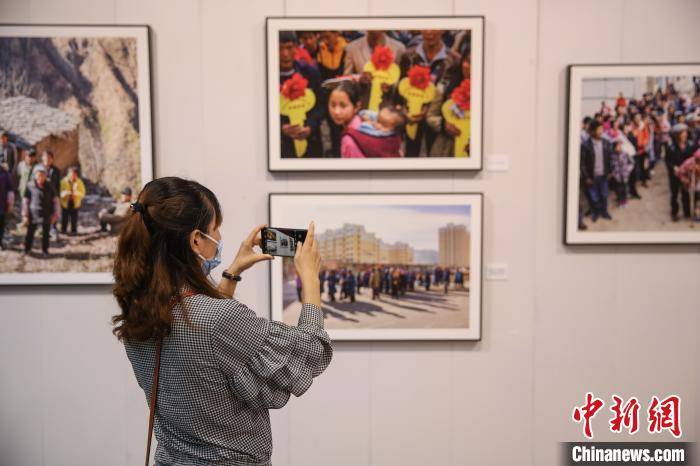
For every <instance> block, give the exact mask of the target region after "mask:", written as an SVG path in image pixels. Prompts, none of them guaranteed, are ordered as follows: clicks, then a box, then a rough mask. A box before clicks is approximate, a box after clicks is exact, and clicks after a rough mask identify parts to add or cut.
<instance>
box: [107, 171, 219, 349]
mask: <svg viewBox="0 0 700 466" xmlns="http://www.w3.org/2000/svg"><path fill="white" fill-rule="evenodd" d="M131 209H132V212H131V214H130V217H129V219H128V220H127V222H126V225H125V226H124V229H123V230H122V232H121V234H120V236H119V240H118V245H117V254H116V257H115V260H114V270H113V274H114V281H115V285H114V289H113V294H114V296H115V298H116V300H117V303H118V304H119V307H120V308H121V313H120V314H117V315H115V316H113V317H112V324H113V325H114V326H115V328H114V329H113V333H114V334H115V335H116V337H117V338H118V339H119V340H122V339H132V340H135V341H144V340H147V339H149V338H153V337H158V336H165V335H167V334H169V333H170V330H171V324H172V322H173V316H172V312H171V308H172V305H173V304H174V303H176V302H178V301H179V300H180V293H181V291H182V288H183V287H184V286H189V287H190V288H192V289H193V290H194V291H195V292H196V293H200V294H205V295H208V296H212V297H216V298H222V297H223V296H222V295H221V293H219V291H218V290H217V289H216V288H215V287H214V286H213V285H212V284H211V282H210V281H209V280H208V279H207V277H206V276H205V275H204V272H203V271H202V269H201V267H200V264H199V260H198V259H197V257H196V255H195V254H194V252H193V251H192V248H191V247H190V244H189V237H190V233H191V232H192V231H194V230H201V231H207V230H208V228H209V226H210V224H211V223H212V222H215V224H216V225H217V226H219V225H220V224H221V221H222V216H221V208H220V206H219V203H218V201H217V199H216V196H214V193H212V192H211V191H210V190H208V189H207V188H205V187H204V186H202V185H200V184H199V183H196V182H194V181H190V180H184V179H182V178H176V177H168V178H159V179H157V180H154V181H151V182H150V183H148V184H147V185H146V186H145V187H144V189H143V191H142V193H141V195H140V196H139V200H138V201H137V202H135V203H134V204H132V206H131ZM184 318H185V321H186V322H187V323H188V324H191V322H190V321H189V318H188V316H187V311H186V310H184Z"/></svg>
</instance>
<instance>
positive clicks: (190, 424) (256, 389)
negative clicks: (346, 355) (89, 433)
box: [124, 295, 333, 466]
mask: <svg viewBox="0 0 700 466" xmlns="http://www.w3.org/2000/svg"><path fill="white" fill-rule="evenodd" d="M183 305H184V306H185V308H186V309H187V312H188V317H189V319H190V321H191V322H192V324H193V325H194V326H195V329H191V328H190V327H188V326H187V323H186V322H185V321H184V317H183ZM173 317H174V322H173V325H172V331H171V333H170V335H168V336H167V337H165V338H164V339H163V346H162V351H161V363H160V364H161V365H160V374H159V377H160V379H159V383H158V401H157V404H156V413H155V420H154V432H155V435H156V439H157V440H158V447H157V448H156V455H155V459H156V461H157V462H159V463H163V464H166V465H172V466H180V465H188V466H191V465H194V466H212V465H217V466H240V465H246V466H252V465H255V466H263V465H269V464H270V456H271V454H272V436H271V431H270V418H269V413H268V409H277V408H281V407H283V406H284V405H285V404H287V401H289V396H290V394H293V395H295V396H300V395H302V394H303V393H304V392H306V391H307V390H308V389H309V387H310V386H311V382H312V379H313V378H314V377H316V376H318V375H319V374H321V373H322V372H323V371H324V370H325V369H326V367H328V364H330V361H331V358H332V355H333V348H332V345H331V340H330V338H329V337H328V334H327V333H326V331H325V330H324V329H323V313H322V311H321V309H319V308H318V307H317V306H315V305H313V304H304V305H302V311H301V315H300V316H299V322H298V324H297V326H296V327H294V326H289V325H286V324H284V323H282V322H277V321H271V320H268V319H265V318H262V317H258V316H256V315H255V313H254V312H253V311H252V310H250V309H249V308H248V307H247V306H245V305H244V304H242V303H241V302H239V301H237V300H236V299H215V298H211V297H208V296H205V295H194V296H190V297H187V298H185V299H184V300H183V302H182V303H181V304H177V305H175V306H174V307H173ZM124 346H125V349H126V353H127V356H128V357H129V360H130V361H131V364H132V366H133V369H134V374H135V375H136V379H137V381H138V383H139V385H140V386H141V388H142V389H143V391H144V394H145V396H146V402H147V404H149V407H150V393H151V384H152V381H153V367H154V363H155V348H156V345H155V341H154V340H152V339H151V340H147V341H145V342H128V341H127V342H125V344H124Z"/></svg>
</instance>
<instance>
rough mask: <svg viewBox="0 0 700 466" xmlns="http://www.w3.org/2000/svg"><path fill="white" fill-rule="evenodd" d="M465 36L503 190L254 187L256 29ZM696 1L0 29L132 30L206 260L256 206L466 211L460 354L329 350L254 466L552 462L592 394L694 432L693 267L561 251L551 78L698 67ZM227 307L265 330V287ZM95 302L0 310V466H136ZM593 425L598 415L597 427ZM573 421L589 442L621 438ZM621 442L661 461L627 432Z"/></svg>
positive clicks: (191, 5)
mask: <svg viewBox="0 0 700 466" xmlns="http://www.w3.org/2000/svg"><path fill="white" fill-rule="evenodd" d="M284 15H288V16H309V15H336V16H341V15H359V16H367V15H371V16H375V15H376V16H381V15H401V16H406V15H484V16H485V17H486V22H485V28H486V29H485V30H486V40H485V85H484V157H485V166H486V167H487V168H488V165H489V160H490V159H491V160H494V159H496V158H498V157H501V156H507V157H508V159H509V162H510V164H509V169H508V171H505V172H499V171H490V170H488V169H486V170H484V171H482V172H480V173H475V174H465V173H431V174H425V175H422V174H416V173H410V174H408V173H378V172H375V173H347V174H345V173H334V174H302V173H294V174H288V175H287V174H275V175H272V174H270V173H268V172H267V168H266V167H267V161H266V129H265V128H266V110H265V108H266V107H265V45H264V24H265V17H266V16H284ZM699 19H700V1H698V0H673V1H661V0H657V1H650V0H605V1H603V0H588V1H586V2H581V1H576V0H507V1H506V0H480V1H477V0H474V1H467V0H429V1H427V0H423V1H421V0H364V1H354V2H353V1H340V0H324V1H319V0H316V1H309V0H286V1H284V0H274V1H268V0H266V1H257V2H242V1H233V0H63V1H49V0H0V22H3V23H6V22H14V23H61V24H69V23H103V24H115V23H116V24H120V23H125V24H132V23H136V24H148V25H150V26H151V27H152V28H153V56H152V60H153V71H154V73H153V77H152V78H153V90H154V95H153V100H154V102H153V103H154V116H155V120H154V131H155V137H156V145H157V154H156V174H157V175H158V176H163V175H180V176H185V177H190V178H194V179H197V180H198V181H200V182H202V183H203V184H205V185H207V186H209V187H210V188H212V189H213V190H214V192H216V193H217V195H218V196H219V198H220V200H221V201H222V203H223V206H224V215H225V220H224V225H223V235H224V238H225V244H226V246H225V250H224V255H225V257H226V258H227V260H230V259H232V257H233V255H234V254H235V252H236V251H235V249H236V246H237V244H238V243H239V242H240V240H241V239H242V238H243V236H244V234H245V233H247V232H248V231H249V230H250V229H251V228H252V227H253V226H254V225H255V224H257V223H263V222H265V221H267V193H268V192H380V191H381V192H421V191H426V192H462V191H483V192H484V196H485V202H484V217H485V225H484V263H485V264H490V263H499V264H507V266H508V277H507V280H502V281H485V282H484V299H483V314H482V315H483V331H482V336H483V339H482V340H481V341H480V342H374V343H372V342H344V343H338V344H337V345H336V352H335V358H334V361H333V363H332V364H331V366H330V367H329V369H328V370H327V372H326V373H325V374H324V375H322V376H321V377H320V378H319V379H317V380H316V382H315V383H314V385H313V386H312V388H311V389H310V391H309V392H308V393H307V394H306V395H305V396H304V397H302V398H299V399H296V398H293V399H292V400H291V401H290V403H289V404H288V405H287V406H286V407H285V408H284V409H282V410H279V411H275V412H273V437H274V454H273V463H274V464H275V466H301V465H304V466H307V465H334V466H335V465H338V466H339V465H353V466H355V465H373V466H385V465H386V466H390V465H433V464H434V465H498V466H501V465H532V466H535V465H537V466H549V465H556V464H559V461H558V442H560V441H574V440H580V439H581V438H582V435H581V427H580V426H578V425H575V424H574V423H573V422H572V421H571V420H570V416H571V410H572V409H573V407H574V405H576V404H582V403H583V400H584V395H585V392H586V391H587V390H588V391H592V392H594V393H595V394H596V395H597V396H599V397H601V398H603V399H605V400H606V401H608V402H609V399H610V396H611V395H612V394H613V393H617V394H620V395H622V396H623V397H630V396H633V395H634V396H637V397H638V398H639V399H640V400H642V405H643V407H645V404H646V402H648V400H649V397H650V396H651V395H659V396H666V395H668V394H670V393H678V394H679V395H680V396H681V397H682V400H683V402H682V403H683V404H682V414H683V418H682V426H683V432H684V433H683V438H684V439H686V440H688V441H696V440H698V436H699V433H700V375H699V374H700V371H698V365H699V364H700V345H699V344H698V337H697V333H698V330H700V320H699V318H698V313H700V305H699V303H700V291H699V289H700V286H699V285H698V284H699V283H700V260H699V259H700V254H699V253H700V246H675V247H674V246H663V247H662V246H656V247H642V246H634V247H629V246H612V247H603V246H597V247H576V248H572V247H564V246H563V245H562V226H563V218H562V216H563V202H564V200H563V193H564V187H563V177H564V158H565V153H564V146H565V141H564V137H565V125H566V122H565V106H566V89H565V86H566V66H567V65H568V64H570V63H619V62H622V63H635V62H679V61H700V46H699V45H698V41H697V35H696V34H694V32H693V31H697V27H698V26H697V25H698V20H699ZM266 267H267V266H266V265H264V266H259V267H258V268H257V269H252V270H250V271H248V272H246V274H245V277H244V281H243V282H242V284H241V285H240V286H239V299H241V300H242V301H244V302H245V303H247V304H248V305H250V306H251V307H252V308H253V309H255V310H256V312H257V313H258V314H260V315H268V312H269V309H268V303H269V297H268V291H269V287H268V271H267V268H266ZM117 312H118V308H117V305H116V303H115V302H114V300H113V299H112V297H111V294H110V288H109V287H104V286H100V287H23V288H19V287H12V288H9V287H4V288H0V466H25V465H26V466H59V465H65V466H77V465H86V466H87V465H90V464H101V465H105V466H127V465H129V466H130V465H134V464H139V462H140V461H142V456H143V454H144V449H145V434H146V428H147V415H148V412H147V409H146V402H145V397H144V394H143V392H142V391H141V390H140V388H139V387H138V385H137V383H136V380H135V378H134V376H133V373H132V370H131V366H130V365H129V363H128V360H127V358H126V356H125V354H124V351H123V348H122V347H121V344H120V343H119V342H118V341H117V340H116V339H115V338H114V337H113V336H112V335H111V333H110V325H109V318H110V316H111V315H113V314H115V313H117ZM606 409H607V406H606ZM606 417H607V413H605V414H603V415H601V416H599V417H598V418H596V421H595V424H594V428H595V427H597V430H596V434H597V436H596V439H597V440H615V439H620V440H630V438H629V437H627V436H620V437H616V436H614V435H612V434H611V433H610V432H606V431H607V427H606V422H607V420H606V419H605V418H606ZM634 439H635V440H645V439H646V440H648V439H655V440H664V441H668V440H672V437H671V436H670V434H668V433H664V434H663V435H657V436H653V437H652V436H650V435H648V434H646V433H638V434H637V435H636V436H635V438H634Z"/></svg>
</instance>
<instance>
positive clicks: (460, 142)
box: [442, 99, 471, 157]
mask: <svg viewBox="0 0 700 466" xmlns="http://www.w3.org/2000/svg"><path fill="white" fill-rule="evenodd" d="M454 105H455V103H454V101H453V100H452V99H447V100H446V101H445V103H444V104H442V116H443V117H444V118H445V121H446V122H448V123H451V124H453V125H455V126H456V127H457V128H458V129H459V131H460V133H459V136H457V137H456V138H455V147H454V156H455V157H469V150H468V149H469V147H468V146H469V131H470V129H471V118H470V115H469V110H465V111H464V114H463V115H462V116H459V115H457V114H456V113H455V112H454Z"/></svg>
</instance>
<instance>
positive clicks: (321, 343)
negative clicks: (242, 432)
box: [212, 300, 333, 409]
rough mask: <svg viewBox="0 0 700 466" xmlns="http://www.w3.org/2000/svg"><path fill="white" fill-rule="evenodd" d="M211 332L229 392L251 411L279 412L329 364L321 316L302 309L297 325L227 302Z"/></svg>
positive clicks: (329, 350)
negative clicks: (226, 306)
mask: <svg viewBox="0 0 700 466" xmlns="http://www.w3.org/2000/svg"><path fill="white" fill-rule="evenodd" d="M230 301H231V303H232V304H231V306H230V309H227V310H224V312H223V313H222V314H221V315H220V316H219V318H218V320H217V323H216V325H215V328H214V332H213V341H212V346H213V351H214V353H215V357H216V359H217V361H218V363H219V367H220V368H221V370H222V371H223V372H224V373H225V374H226V376H227V377H228V380H229V386H230V388H231V390H232V391H233V393H234V394H235V395H236V396H237V397H239V398H240V399H241V400H242V401H244V402H245V403H246V404H247V405H249V406H250V407H252V408H255V409H269V408H274V409H276V408H281V407H283V406H284V405H286V404H287V402H288V401H289V396H290V395H291V394H293V395H295V396H301V395H302V394H303V393H305V392H306V391H307V390H308V389H309V387H310V386H311V383H312V381H313V378H314V377H317V376H318V375H320V374H321V373H322V372H323V371H324V370H325V369H326V368H327V367H328V365H329V364H330V361H331V358H332V356H333V348H332V345H331V340H330V338H329V336H328V334H327V333H326V331H325V330H324V329H323V313H322V312H321V310H320V309H319V308H318V307H317V306H315V305H313V304H307V305H304V307H303V309H302V313H301V315H300V317H299V325H297V326H290V325H287V324H285V323H283V322H277V321H270V320H268V319H264V318H261V317H257V316H256V315H255V313H253V311H251V310H250V309H248V307H246V306H245V305H244V304H242V303H240V302H238V301H236V300H230Z"/></svg>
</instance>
